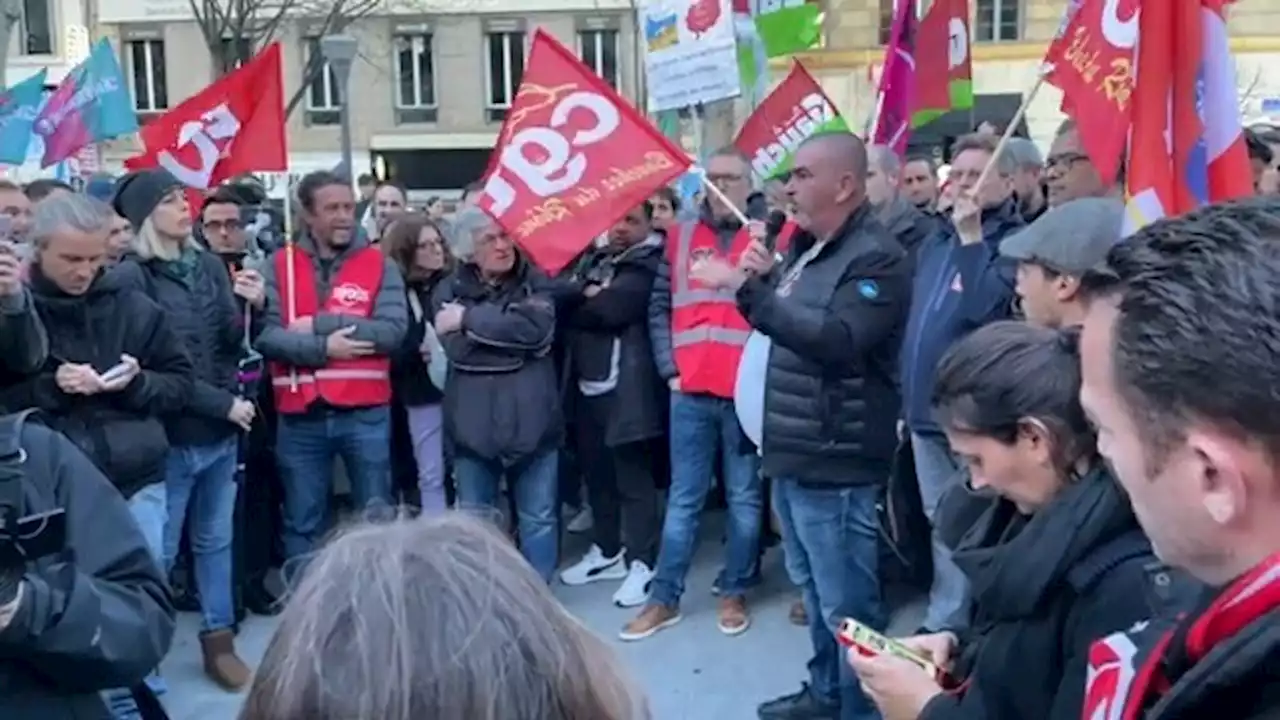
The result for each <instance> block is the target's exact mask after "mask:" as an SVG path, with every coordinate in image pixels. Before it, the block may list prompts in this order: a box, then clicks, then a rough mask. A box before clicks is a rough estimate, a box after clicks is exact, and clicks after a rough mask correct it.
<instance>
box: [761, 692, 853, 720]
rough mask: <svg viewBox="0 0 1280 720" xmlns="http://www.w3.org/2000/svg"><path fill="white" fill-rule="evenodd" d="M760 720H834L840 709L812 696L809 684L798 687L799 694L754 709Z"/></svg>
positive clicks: (777, 699)
mask: <svg viewBox="0 0 1280 720" xmlns="http://www.w3.org/2000/svg"><path fill="white" fill-rule="evenodd" d="M756 715H757V716H758V717H759V718H760V720H836V719H837V718H839V717H840V707H839V706H837V705H828V704H826V703H824V702H822V701H821V700H819V699H818V698H817V696H815V695H814V694H813V690H812V689H811V688H810V687H809V683H804V684H803V685H801V686H800V692H798V693H793V694H791V695H783V696H782V697H780V698H775V699H773V700H770V701H768V702H764V703H761V704H760V706H759V707H757V708H756Z"/></svg>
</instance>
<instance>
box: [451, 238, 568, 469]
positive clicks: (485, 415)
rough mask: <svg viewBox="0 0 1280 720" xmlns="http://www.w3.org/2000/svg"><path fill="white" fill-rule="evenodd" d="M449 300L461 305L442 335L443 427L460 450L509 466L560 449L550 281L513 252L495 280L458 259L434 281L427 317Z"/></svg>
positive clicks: (553, 306) (557, 384)
mask: <svg viewBox="0 0 1280 720" xmlns="http://www.w3.org/2000/svg"><path fill="white" fill-rule="evenodd" d="M448 302H453V303H459V304H461V305H462V306H463V307H464V308H466V312H465V314H464V315H463V319H462V329H461V330H459V331H457V332H451V333H445V334H443V335H441V336H440V343H441V345H443V346H444V350H445V353H446V354H447V355H448V357H449V376H448V379H447V380H446V381H445V389H444V419H445V429H446V431H447V432H448V434H449V436H450V437H452V438H453V441H454V444H455V446H456V447H457V449H458V451H459V452H463V453H468V454H470V455H473V456H475V457H477V458H479V459H482V460H496V461H498V462H501V463H502V464H503V465H505V466H507V467H511V466H515V465H518V464H519V463H521V462H524V461H525V460H527V459H529V458H530V457H532V456H535V455H537V454H539V453H542V452H545V451H547V450H550V449H552V448H555V447H558V446H559V444H560V440H561V437H562V435H563V419H562V411H561V405H560V399H561V398H560V386H559V383H558V382H557V377H556V366H555V360H554V358H552V356H551V346H552V342H553V341H554V339H555V330H556V308H555V300H554V297H553V292H552V289H551V284H550V280H549V279H548V278H547V277H546V276H545V275H543V274H542V272H541V271H539V270H538V269H537V268H535V267H533V266H532V265H530V264H529V263H528V261H527V260H525V259H524V258H523V257H519V256H517V258H516V264H515V267H514V268H513V269H512V271H511V273H510V274H509V275H507V276H506V277H505V278H503V279H502V281H501V282H497V283H489V282H486V281H485V280H484V278H482V277H481V276H480V271H479V269H478V268H477V267H476V266H475V265H474V264H473V263H470V262H463V263H461V264H459V265H458V267H457V269H455V270H454V271H453V273H452V274H451V275H450V276H449V277H447V278H445V279H444V280H442V281H441V282H440V284H439V285H438V286H437V287H436V291H435V293H434V296H433V298H432V309H431V313H432V317H435V313H436V312H438V311H439V310H440V308H441V306H443V305H444V304H445V303H448Z"/></svg>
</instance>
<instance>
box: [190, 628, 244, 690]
mask: <svg viewBox="0 0 1280 720" xmlns="http://www.w3.org/2000/svg"><path fill="white" fill-rule="evenodd" d="M200 650H201V652H202V653H203V654H204V674H205V675H208V676H209V679H210V680H213V681H214V682H216V683H217V684H218V685H219V686H220V687H221V688H222V689H223V690H230V691H232V692H234V691H236V690H240V689H242V688H243V687H244V686H245V685H248V684H249V679H250V678H251V677H252V676H253V671H252V670H250V669H249V666H248V665H245V664H244V661H243V660H241V659H240V657H239V656H238V655H236V636H235V633H233V632H231V630H214V631H212V632H207V633H201V635H200Z"/></svg>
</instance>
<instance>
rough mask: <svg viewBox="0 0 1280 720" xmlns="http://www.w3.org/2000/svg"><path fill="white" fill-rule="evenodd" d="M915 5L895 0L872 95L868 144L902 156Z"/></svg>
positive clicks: (911, 85) (911, 83)
mask: <svg viewBox="0 0 1280 720" xmlns="http://www.w3.org/2000/svg"><path fill="white" fill-rule="evenodd" d="M915 50H916V4H915V2H914V0H897V2H895V3H894V9H893V32H892V33H891V34H890V35H889V44H888V45H886V46H885V49H884V71H883V72H881V73H880V91H879V92H878V93H877V94H876V114H875V117H874V119H873V120H872V122H873V123H874V124H873V125H872V126H871V127H872V133H871V135H872V140H871V141H872V142H874V143H875V144H877V145H888V146H889V147H891V148H893V150H894V152H896V153H898V154H899V155H903V154H905V153H906V151H907V136H908V135H910V134H911V105H912V100H913V95H914V94H915V87H916V58H915Z"/></svg>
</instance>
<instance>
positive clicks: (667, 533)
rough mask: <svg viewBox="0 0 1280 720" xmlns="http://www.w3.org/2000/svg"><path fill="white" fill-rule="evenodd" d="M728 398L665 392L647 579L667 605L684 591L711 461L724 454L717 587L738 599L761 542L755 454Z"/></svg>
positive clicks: (657, 600)
mask: <svg viewBox="0 0 1280 720" xmlns="http://www.w3.org/2000/svg"><path fill="white" fill-rule="evenodd" d="M748 445H749V443H747V442H745V440H744V438H743V435H742V428H741V427H739V425H738V416H737V414H735V413H734V410H733V401H732V400H728V399H725V398H718V397H713V396H711V395H689V394H685V393H678V392H677V393H672V394H671V489H670V491H669V493H668V497H667V516H666V518H665V520H664V521H663V524H662V546H661V548H660V549H659V552H658V567H657V568H656V577H655V578H654V581H653V602H655V603H659V604H662V605H667V606H671V607H674V606H676V605H679V604H680V596H681V595H683V594H684V579H685V575H686V574H687V573H688V572H689V566H690V565H691V564H692V563H693V554H694V551H695V550H696V548H697V542H698V524H699V516H700V515H701V513H702V508H703V506H704V505H705V504H706V502H707V494H708V493H709V492H710V491H711V483H712V474H711V470H712V463H713V458H714V456H715V454H716V453H717V452H719V453H721V455H722V456H723V458H724V477H723V478H722V479H723V481H724V486H725V493H726V496H727V498H728V504H729V513H728V526H727V531H726V532H727V538H726V543H725V563H724V572H723V575H722V582H721V584H720V593H721V595H723V596H725V597H740V596H742V595H743V594H744V593H745V592H746V586H747V582H748V579H749V578H750V576H751V574H752V569H753V566H754V564H755V563H756V561H757V555H758V551H759V546H760V513H761V505H762V504H763V501H762V499H761V495H760V487H761V484H762V483H761V480H760V472H759V468H760V464H759V462H760V458H759V456H757V455H756V454H755V451H754V450H753V449H750V448H749V447H748Z"/></svg>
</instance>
